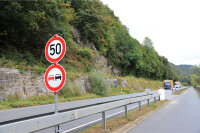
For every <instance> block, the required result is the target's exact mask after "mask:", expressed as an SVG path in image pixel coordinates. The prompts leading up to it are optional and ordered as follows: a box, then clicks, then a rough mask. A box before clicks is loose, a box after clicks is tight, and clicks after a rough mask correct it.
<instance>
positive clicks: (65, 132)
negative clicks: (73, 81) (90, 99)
mask: <svg viewBox="0 0 200 133" xmlns="http://www.w3.org/2000/svg"><path fill="white" fill-rule="evenodd" d="M146 103H147V102H144V103H143V104H141V105H144V104H146ZM136 107H138V105H136V106H133V107H131V108H128V110H132V109H134V108H136ZM122 112H124V111H119V112H117V113H114V114H111V115H108V116H106V118H109V117H112V116H114V115H117V114H120V113H122ZM100 120H102V118H100V119H97V120H94V121H91V122H88V123H86V124H83V125H80V126H77V127H74V128H71V129H68V130H65V131H63V132H62V133H67V132H70V131H73V130H75V129H78V128H81V127H84V126H86V125H89V124H92V123H95V122H97V121H100Z"/></svg>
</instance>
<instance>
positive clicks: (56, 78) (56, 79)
mask: <svg viewBox="0 0 200 133" xmlns="http://www.w3.org/2000/svg"><path fill="white" fill-rule="evenodd" d="M65 52H66V43H65V40H64V39H63V38H62V37H60V36H58V35H57V34H55V35H54V37H52V38H51V39H49V41H48V42H47V44H46V47H45V56H46V58H47V60H48V61H49V62H51V63H54V64H53V65H51V66H50V67H49V68H47V70H46V72H45V77H44V82H45V85H46V87H47V89H48V90H50V91H52V92H54V94H55V114H57V115H58V91H59V90H60V89H62V87H63V86H64V84H65V78H66V74H65V70H64V68H63V67H62V66H61V65H59V64H58V62H59V61H60V60H61V59H62V58H63V56H64V55H65ZM61 132H62V129H61V127H60V126H59V125H57V126H56V127H55V133H61Z"/></svg>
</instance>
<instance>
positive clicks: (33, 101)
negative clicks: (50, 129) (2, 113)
mask: <svg viewBox="0 0 200 133" xmlns="http://www.w3.org/2000/svg"><path fill="white" fill-rule="evenodd" d="M98 97H99V96H97V95H93V94H84V95H82V96H78V97H69V98H64V97H63V96H62V95H59V99H58V101H59V102H68V101H76V100H84V99H91V98H98ZM54 102H55V97H54V95H50V96H44V95H42V96H33V97H29V98H27V99H24V100H22V99H19V98H17V96H15V95H11V96H10V97H9V98H8V99H7V100H5V101H2V102H0V110H3V109H11V108H21V107H28V106H35V105H44V104H52V103H54Z"/></svg>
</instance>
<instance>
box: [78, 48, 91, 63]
mask: <svg viewBox="0 0 200 133" xmlns="http://www.w3.org/2000/svg"><path fill="white" fill-rule="evenodd" d="M78 54H79V55H80V56H81V57H82V58H84V59H88V60H90V61H91V60H92V57H93V53H92V50H91V49H89V48H80V49H79V52H78Z"/></svg>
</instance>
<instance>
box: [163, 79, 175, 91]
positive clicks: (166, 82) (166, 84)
mask: <svg viewBox="0 0 200 133" xmlns="http://www.w3.org/2000/svg"><path fill="white" fill-rule="evenodd" d="M171 88H173V80H164V89H171Z"/></svg>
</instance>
